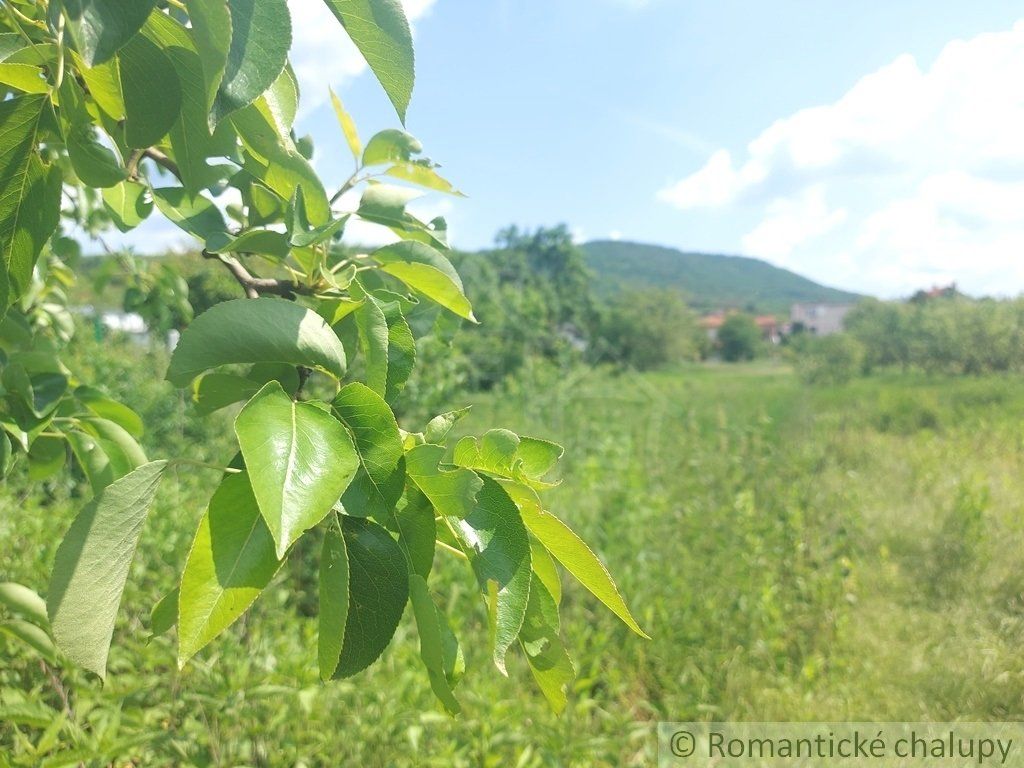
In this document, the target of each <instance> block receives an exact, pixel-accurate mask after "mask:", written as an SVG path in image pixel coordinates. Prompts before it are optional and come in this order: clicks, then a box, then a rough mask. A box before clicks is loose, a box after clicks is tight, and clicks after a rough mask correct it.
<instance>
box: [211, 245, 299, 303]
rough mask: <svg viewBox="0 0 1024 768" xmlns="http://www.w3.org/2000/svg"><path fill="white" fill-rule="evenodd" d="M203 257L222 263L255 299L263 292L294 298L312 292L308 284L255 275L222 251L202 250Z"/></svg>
mask: <svg viewBox="0 0 1024 768" xmlns="http://www.w3.org/2000/svg"><path fill="white" fill-rule="evenodd" d="M203 258H204V259H216V260H217V261H219V262H220V263H221V264H223V265H224V266H225V267H226V268H227V270H228V272H230V273H231V276H232V277H233V278H235V282H237V283H238V284H239V285H240V286H242V290H244V291H245V295H246V297H247V298H250V299H256V298H259V297H260V296H262V295H264V294H270V295H272V296H281V297H282V298H285V299H291V298H294V297H295V295H296V294H299V293H304V294H312V293H313V289H312V288H310V287H309V286H306V285H303V284H302V283H296V282H294V281H292V280H277V279H275V278H272V277H255V276H254V275H253V274H252V273H251V272H250V271H249V270H248V269H246V268H245V265H243V264H242V262H240V261H239V260H238V259H236V258H235V257H234V256H228V255H227V254H223V253H210V252H209V251H206V250H204V251H203Z"/></svg>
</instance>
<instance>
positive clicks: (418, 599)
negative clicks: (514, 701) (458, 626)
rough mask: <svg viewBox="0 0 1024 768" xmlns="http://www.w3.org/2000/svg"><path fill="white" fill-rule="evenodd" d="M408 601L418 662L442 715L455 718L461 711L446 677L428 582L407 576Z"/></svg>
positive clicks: (438, 618) (436, 617)
mask: <svg viewBox="0 0 1024 768" xmlns="http://www.w3.org/2000/svg"><path fill="white" fill-rule="evenodd" d="M409 599H410V602H411V603H412V610H413V615H415V617H416V630H417V632H418V633H419V636H420V658H421V659H422V660H423V666H425V667H426V668H427V676H428V677H429V679H430V688H431V690H432V691H433V692H434V695H435V696H437V698H438V700H439V701H440V702H441V704H442V705H443V706H444V708H445V711H447V712H448V714H450V715H457V714H459V712H461V711H462V707H461V706H459V702H458V701H457V700H456V699H455V696H454V694H453V693H452V683H451V681H450V680H449V679H448V677H447V675H445V659H444V640H443V638H442V635H441V621H442V620H441V618H440V615H439V614H440V609H438V607H437V606H436V605H435V604H434V600H433V598H432V597H431V596H430V589H429V587H427V582H426V581H424V580H423V577H422V576H420V575H418V574H415V573H414V574H411V575H410V576H409Z"/></svg>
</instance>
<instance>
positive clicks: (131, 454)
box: [79, 417, 146, 476]
mask: <svg viewBox="0 0 1024 768" xmlns="http://www.w3.org/2000/svg"><path fill="white" fill-rule="evenodd" d="M79 425H80V427H81V428H82V430H84V431H85V432H87V433H89V434H90V435H92V436H93V437H95V438H96V439H98V440H99V441H100V444H101V445H102V446H103V449H104V451H105V452H106V453H107V455H108V456H109V457H110V459H111V461H112V462H113V463H115V465H116V466H117V467H123V468H124V469H123V471H122V472H119V473H118V476H120V475H121V474H127V473H128V472H130V471H131V470H133V469H135V468H136V467H138V466H140V465H142V464H145V463H146V454H145V453H144V452H143V450H142V448H141V446H139V444H138V443H137V442H136V441H135V438H134V437H132V436H131V434H129V432H128V431H127V430H125V429H124V428H123V427H121V426H120V425H119V424H117V423H115V422H113V421H109V420H108V419H102V418H99V417H87V418H83V419H81V420H80V422H79Z"/></svg>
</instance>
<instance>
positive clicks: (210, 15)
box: [185, 0, 231, 127]
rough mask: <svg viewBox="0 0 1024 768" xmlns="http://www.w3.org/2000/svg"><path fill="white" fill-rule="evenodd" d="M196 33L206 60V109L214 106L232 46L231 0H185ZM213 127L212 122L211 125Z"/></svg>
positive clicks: (204, 67) (204, 74)
mask: <svg viewBox="0 0 1024 768" xmlns="http://www.w3.org/2000/svg"><path fill="white" fill-rule="evenodd" d="M185 7H186V8H188V18H189V21H190V22H191V23H192V37H193V38H194V39H195V46H196V50H197V51H198V52H199V57H200V59H201V60H202V66H203V79H204V80H205V82H206V111H207V112H209V111H210V110H211V109H213V103H214V101H215V100H216V98H217V91H218V90H219V88H220V83H221V80H222V79H223V77H224V69H225V68H226V67H227V63H228V49H229V48H230V47H231V12H230V11H229V10H228V3H227V0H185ZM211 127H212V126H211Z"/></svg>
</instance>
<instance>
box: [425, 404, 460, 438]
mask: <svg viewBox="0 0 1024 768" xmlns="http://www.w3.org/2000/svg"><path fill="white" fill-rule="evenodd" d="M469 410H470V409H469V407H466V408H460V409H459V410H457V411H446V412H445V413H441V414H438V415H437V416H435V417H434V418H432V419H431V420H430V421H429V422H427V428H426V429H425V430H423V439H424V440H426V441H427V442H428V443H437V444H441V443H443V442H444V439H445V438H446V437H448V433H449V432H451V431H452V427H454V426H455V425H456V424H457V423H458V422H459V421H460V420H461V419H463V418H464V417H466V416H467V415H468V414H469Z"/></svg>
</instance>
